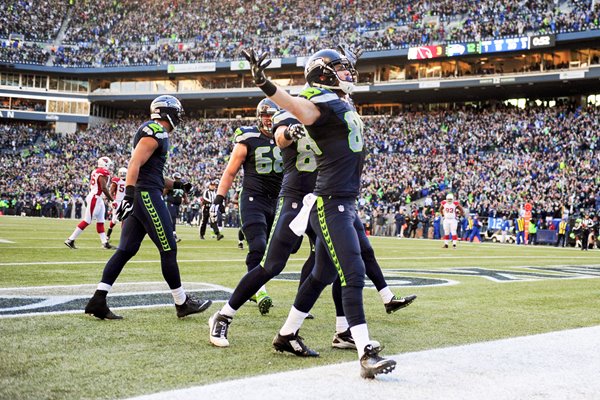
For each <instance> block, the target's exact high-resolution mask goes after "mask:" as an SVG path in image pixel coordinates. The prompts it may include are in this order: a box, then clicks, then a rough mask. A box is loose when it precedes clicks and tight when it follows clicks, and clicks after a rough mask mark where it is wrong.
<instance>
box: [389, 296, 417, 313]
mask: <svg viewBox="0 0 600 400" xmlns="http://www.w3.org/2000/svg"><path fill="white" fill-rule="evenodd" d="M416 298H417V295H416V294H411V295H410V296H406V297H400V298H398V297H396V296H394V297H393V298H392V300H390V302H389V303H385V312H387V313H388V314H391V313H393V312H395V311H398V310H400V309H402V308H404V307H408V306H409V305H410V303H412V302H413V301H415V299H416Z"/></svg>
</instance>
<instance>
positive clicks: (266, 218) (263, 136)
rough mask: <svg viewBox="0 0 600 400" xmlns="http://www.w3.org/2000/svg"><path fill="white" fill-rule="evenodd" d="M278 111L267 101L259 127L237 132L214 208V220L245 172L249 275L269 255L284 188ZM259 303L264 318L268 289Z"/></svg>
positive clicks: (244, 224)
mask: <svg viewBox="0 0 600 400" xmlns="http://www.w3.org/2000/svg"><path fill="white" fill-rule="evenodd" d="M276 111H277V105H276V104H275V103H273V102H272V101H271V100H269V99H263V100H261V101H260V102H259V103H258V106H257V107H256V118H257V120H258V126H257V127H241V128H238V129H236V131H235V137H234V141H235V146H234V147H233V151H232V153H231V157H230V159H229V163H228V164H227V167H226V168H225V171H224V172H223V175H222V176H221V180H220V182H219V187H218V188H217V195H216V197H215V200H214V202H213V205H212V206H211V214H212V216H213V218H215V217H216V213H217V212H223V211H224V204H223V203H224V200H225V195H226V194H227V192H228V191H229V189H230V188H231V185H232V183H233V180H234V179H235V176H236V175H237V173H238V171H239V170H240V168H243V169H244V179H243V181H242V191H241V192H240V194H239V198H238V202H239V209H240V219H241V223H242V231H243V233H244V236H245V237H246V241H247V242H248V254H247V256H246V267H247V269H248V271H251V270H252V269H254V268H256V267H257V266H258V265H259V264H260V260H262V258H263V256H264V254H265V250H266V248H267V239H268V236H269V232H270V231H271V226H272V225H273V220H274V218H275V208H276V207H277V197H278V195H279V190H280V188H281V179H282V176H283V161H282V159H281V151H280V150H279V148H278V147H277V146H276V145H275V140H274V139H273V134H272V133H271V127H272V120H271V118H272V117H273V115H274V114H275V112H276ZM256 301H257V303H258V309H259V311H260V313H261V314H266V313H268V312H269V308H271V305H272V304H273V302H272V300H271V297H269V295H268V294H267V292H266V288H265V287H264V286H263V287H261V288H260V289H259V290H258V292H257V293H256Z"/></svg>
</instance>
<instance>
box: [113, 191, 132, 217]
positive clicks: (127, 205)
mask: <svg viewBox="0 0 600 400" xmlns="http://www.w3.org/2000/svg"><path fill="white" fill-rule="evenodd" d="M134 195H135V186H133V185H127V186H126V187H125V197H123V200H122V201H121V204H119V208H117V219H118V220H119V221H123V220H125V218H127V217H128V216H129V215H130V214H131V213H132V212H133V196H134Z"/></svg>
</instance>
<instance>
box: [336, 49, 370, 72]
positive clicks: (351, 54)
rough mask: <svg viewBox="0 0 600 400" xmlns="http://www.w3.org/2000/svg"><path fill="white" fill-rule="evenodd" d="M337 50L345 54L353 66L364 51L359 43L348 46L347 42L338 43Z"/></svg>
mask: <svg viewBox="0 0 600 400" xmlns="http://www.w3.org/2000/svg"><path fill="white" fill-rule="evenodd" d="M338 51H339V52H340V53H342V54H343V55H345V56H346V58H347V59H348V61H350V64H352V66H353V67H354V66H355V65H356V63H357V62H358V59H359V58H360V56H361V55H362V53H363V52H364V50H363V48H362V47H361V45H358V46H356V47H350V46H349V45H348V44H338Z"/></svg>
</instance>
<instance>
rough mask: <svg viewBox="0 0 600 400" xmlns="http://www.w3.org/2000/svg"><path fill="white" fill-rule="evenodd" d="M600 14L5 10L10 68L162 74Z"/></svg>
mask: <svg viewBox="0 0 600 400" xmlns="http://www.w3.org/2000/svg"><path fill="white" fill-rule="evenodd" d="M599 10H600V4H599V3H597V2H594V1H593V0H566V1H558V0H525V1H521V2H515V1H508V0H502V1H496V0H482V1H477V2H472V1H465V0H461V1H435V2H425V1H407V0H402V1H391V0H383V1H372V0H368V1H360V0H358V1H357V0H347V1H343V2H338V3H336V4H335V5H328V4H325V3H323V2H321V1H317V0H307V1H303V2H302V5H301V7H295V6H294V5H293V4H288V2H285V1H281V0H273V1H268V2H262V3H254V2H249V1H243V0H227V1H221V2H219V5H218V7H217V6H215V3H214V2H211V1H207V0H195V1H170V2H164V1H157V0H146V1H141V0H118V1H114V0H98V1H93V2H92V1H65V0H44V1H36V2H33V1H15V0H11V1H8V2H3V3H2V5H0V18H1V20H0V39H7V40H3V41H2V46H1V47H0V61H6V62H17V61H16V59H15V53H16V54H17V57H18V59H19V61H20V62H22V63H34V64H45V63H47V62H50V63H51V64H52V63H54V64H56V65H68V66H80V67H89V66H93V65H156V64H160V63H163V62H200V61H214V60H231V59H236V58H239V54H238V49H239V48H240V47H253V48H256V49H260V50H263V51H269V52H270V53H271V54H272V55H274V56H278V57H289V56H304V55H307V54H311V53H313V52H314V51H315V50H316V49H318V48H322V47H323V46H327V45H335V44H337V43H339V41H340V39H343V40H345V41H347V42H348V43H353V44H361V45H362V46H363V47H364V48H365V49H367V50H376V49H398V48H405V47H408V46H409V45H428V44H434V43H440V42H458V41H459V42H468V41H475V40H482V39H490V38H498V37H509V36H515V35H522V34H524V33H561V32H572V31H585V30H593V29H599V28H600V21H599V16H600V11H599ZM42 15H43V16H44V18H41V16H42ZM38 16H39V17H38ZM149 16H151V17H149ZM11 38H12V39H13V40H8V39H11ZM23 43H25V44H23ZM54 55H57V56H58V57H56V59H54V57H53V56H54Z"/></svg>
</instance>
